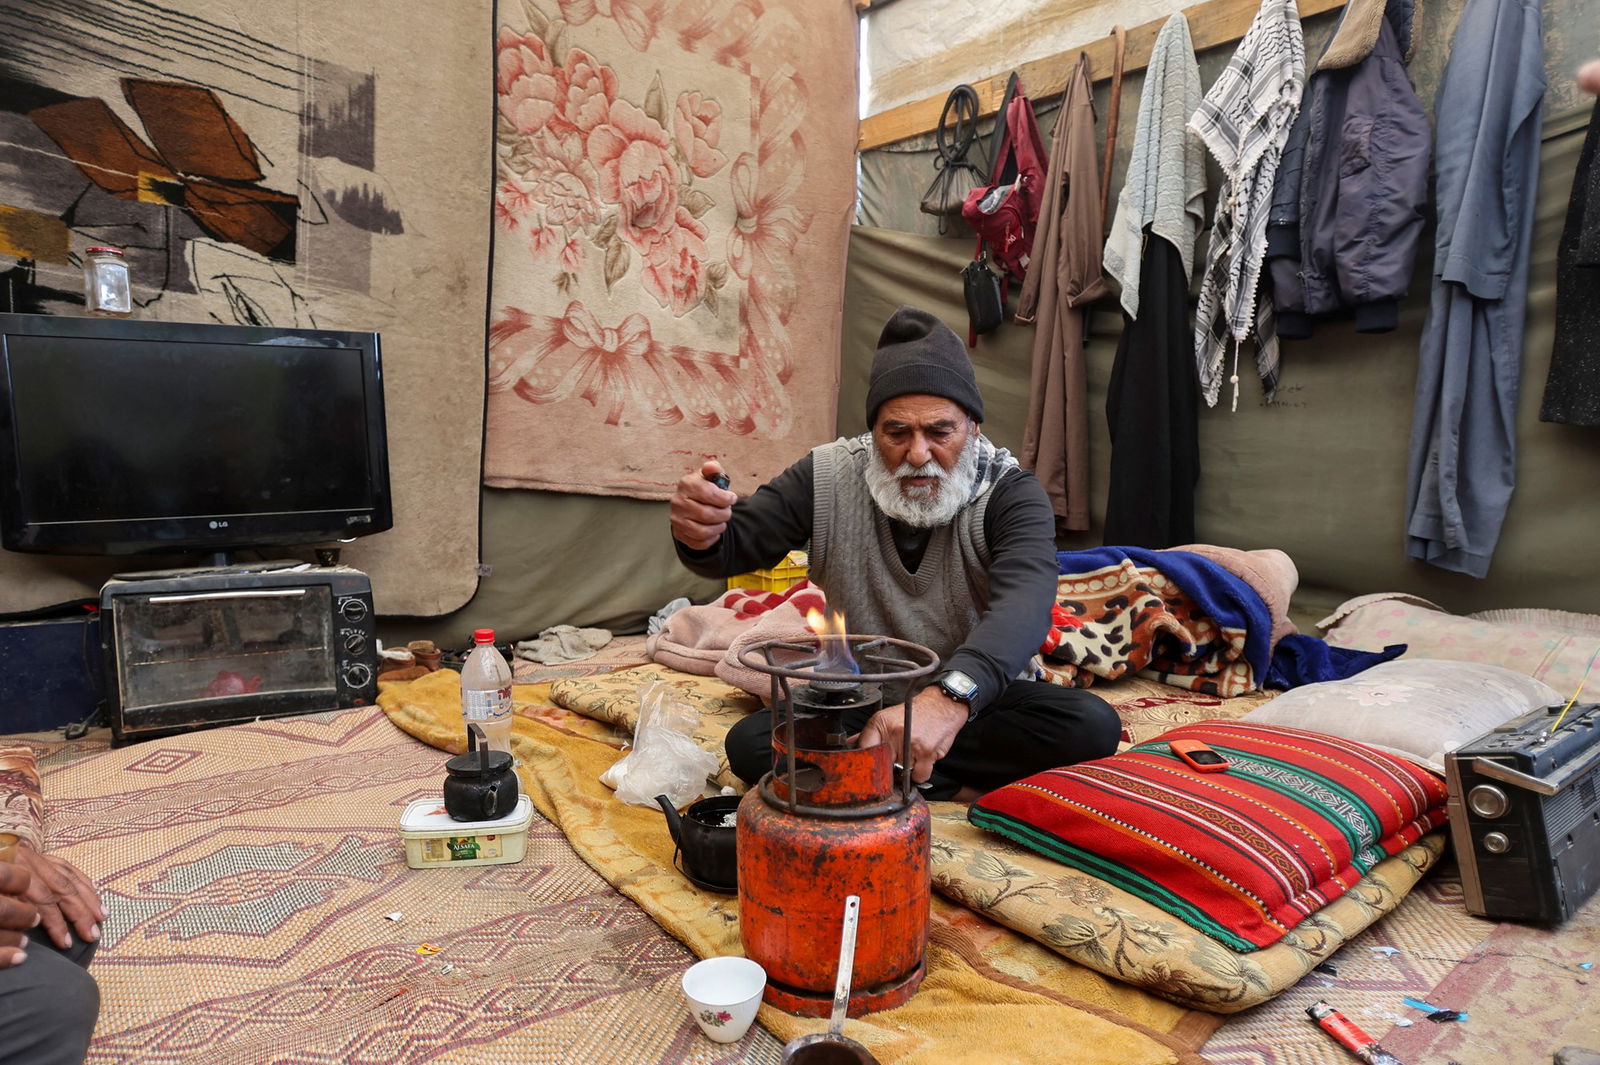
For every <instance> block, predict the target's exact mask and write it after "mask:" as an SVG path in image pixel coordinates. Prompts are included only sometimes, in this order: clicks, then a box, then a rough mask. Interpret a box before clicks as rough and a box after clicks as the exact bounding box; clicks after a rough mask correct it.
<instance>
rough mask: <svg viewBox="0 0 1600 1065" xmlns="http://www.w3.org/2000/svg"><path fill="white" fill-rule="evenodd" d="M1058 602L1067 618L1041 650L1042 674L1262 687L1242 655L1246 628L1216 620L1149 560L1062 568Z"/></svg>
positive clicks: (1195, 687) (1226, 691) (1207, 689)
mask: <svg viewBox="0 0 1600 1065" xmlns="http://www.w3.org/2000/svg"><path fill="white" fill-rule="evenodd" d="M1056 601H1057V603H1058V604H1059V606H1060V607H1061V608H1062V610H1063V611H1065V613H1066V615H1067V622H1066V624H1065V625H1063V626H1062V637H1061V641H1060V643H1059V644H1058V645H1057V646H1056V647H1055V649H1054V650H1052V651H1050V652H1049V653H1047V654H1045V655H1044V656H1042V663H1041V665H1042V668H1041V672H1042V674H1043V676H1044V679H1046V680H1049V681H1052V682H1054V683H1056V684H1062V685H1065V686H1067V687H1072V688H1087V687H1089V686H1090V685H1091V684H1093V683H1094V682H1095V680H1096V679H1097V678H1100V679H1105V680H1116V679H1117V678H1119V677H1123V676H1128V675H1134V676H1139V677H1144V678H1146V679H1148V680H1154V681H1159V682H1161V683H1163V684H1170V685H1172V686H1174V687H1177V688H1184V689H1186V690H1188V691H1194V692H1201V693H1204V694H1206V695H1217V696H1221V697H1223V698H1231V697H1233V696H1236V695H1242V694H1244V693H1245V692H1248V691H1253V690H1255V689H1256V688H1257V687H1258V686H1259V682H1258V680H1257V678H1256V677H1255V676H1254V671H1253V670H1252V669H1251V668H1250V663H1249V662H1248V661H1246V659H1245V653H1244V649H1245V635H1246V634H1245V630H1244V629H1242V628H1233V627H1228V626H1223V625H1221V624H1219V623H1218V622H1217V620H1216V619H1214V618H1212V617H1211V616H1210V615H1208V614H1206V613H1205V612H1204V611H1202V610H1201V609H1200V608H1199V606H1198V605H1196V603H1195V602H1194V600H1193V599H1191V598H1190V597H1189V596H1188V595H1187V594H1185V593H1184V592H1183V590H1182V589H1180V588H1179V587H1178V586H1177V585H1176V584H1174V583H1173V582H1172V581H1171V580H1170V579H1169V578H1168V577H1167V576H1166V575H1165V574H1163V573H1162V572H1161V571H1160V570H1159V569H1156V568H1155V567H1153V566H1140V565H1137V564H1135V563H1134V562H1133V561H1132V560H1130V559H1123V560H1122V561H1121V562H1120V563H1117V564H1113V565H1107V566H1103V567H1101V568H1099V569H1095V570H1090V571H1087V572H1083V573H1064V574H1062V575H1061V576H1060V577H1059V578H1057V581H1056ZM1058 616H1059V614H1058Z"/></svg>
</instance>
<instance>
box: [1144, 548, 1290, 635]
mask: <svg viewBox="0 0 1600 1065" xmlns="http://www.w3.org/2000/svg"><path fill="white" fill-rule="evenodd" d="M1172 550H1173V551H1184V552H1187V553H1189V554H1191V555H1199V556H1201V557H1202V558H1208V559H1210V560H1211V561H1212V562H1215V563H1216V564H1217V565H1219V566H1221V567H1222V568H1223V569H1225V570H1227V571H1228V572H1229V573H1231V574H1233V575H1234V576H1235V577H1238V578H1239V579H1240V580H1242V581H1244V582H1245V583H1246V584H1248V585H1249V586H1250V587H1251V588H1253V589H1255V592H1256V594H1257V595H1259V596H1260V597H1261V601H1262V602H1263V603H1264V604H1266V607H1267V614H1268V616H1270V617H1271V619H1272V636H1271V646H1272V647H1273V648H1276V647H1277V646H1278V641H1279V640H1281V639H1283V638H1284V637H1285V636H1289V635H1292V634H1294V633H1295V632H1297V631H1299V630H1298V629H1297V628H1296V627H1295V623H1294V622H1292V621H1290V620H1289V600H1290V599H1292V598H1293V597H1294V592H1295V589H1296V588H1298V587H1299V586H1300V571H1299V570H1298V569H1296V568H1295V564H1294V560H1293V559H1291V558H1290V557H1289V556H1288V555H1287V554H1286V553H1284V552H1282V551H1279V550H1278V549H1276V548H1270V547H1269V548H1262V549H1260V550H1257V551H1243V550H1240V549H1239V548H1236V547H1218V546H1217V545H1216V544H1183V545H1181V546H1179V547H1174V548H1172Z"/></svg>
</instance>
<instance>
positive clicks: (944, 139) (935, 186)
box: [917, 85, 989, 236]
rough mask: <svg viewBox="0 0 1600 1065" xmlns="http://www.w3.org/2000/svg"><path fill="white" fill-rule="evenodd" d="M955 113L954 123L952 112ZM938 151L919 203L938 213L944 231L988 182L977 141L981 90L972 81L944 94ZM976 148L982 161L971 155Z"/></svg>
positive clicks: (928, 211)
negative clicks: (969, 196)
mask: <svg viewBox="0 0 1600 1065" xmlns="http://www.w3.org/2000/svg"><path fill="white" fill-rule="evenodd" d="M952 114H953V115H954V119H955V121H954V125H953V126H952V125H951V116H952ZM934 140H935V142H936V144H937V146H938V152H939V154H938V155H937V156H935V157H934V160H933V168H934V175H933V181H932V183H930V184H929V185H928V188H927V191H926V192H924V193H923V194H922V199H921V201H919V203H918V204H917V206H918V208H919V209H920V210H921V211H922V212H923V213H924V214H931V215H936V216H938V219H939V234H940V235H941V236H943V235H944V232H945V229H946V227H947V225H948V220H949V218H950V216H951V215H957V214H960V213H961V205H962V204H964V203H966V201H967V193H969V192H971V191H972V190H973V189H975V188H977V187H978V186H979V185H982V184H984V183H985V181H986V180H987V178H988V173H989V164H988V162H987V160H983V159H982V155H983V149H982V146H981V145H979V144H978V94H977V92H976V91H975V90H974V89H973V88H972V86H970V85H957V86H956V87H955V88H954V89H952V90H950V95H949V96H947V97H946V98H945V101H944V110H943V111H941V112H940V113H939V128H938V129H937V130H936V131H935V133H934ZM974 150H976V151H977V153H978V155H979V158H980V161H978V162H974V161H973V160H971V159H969V158H968V153H970V152H973V151H974Z"/></svg>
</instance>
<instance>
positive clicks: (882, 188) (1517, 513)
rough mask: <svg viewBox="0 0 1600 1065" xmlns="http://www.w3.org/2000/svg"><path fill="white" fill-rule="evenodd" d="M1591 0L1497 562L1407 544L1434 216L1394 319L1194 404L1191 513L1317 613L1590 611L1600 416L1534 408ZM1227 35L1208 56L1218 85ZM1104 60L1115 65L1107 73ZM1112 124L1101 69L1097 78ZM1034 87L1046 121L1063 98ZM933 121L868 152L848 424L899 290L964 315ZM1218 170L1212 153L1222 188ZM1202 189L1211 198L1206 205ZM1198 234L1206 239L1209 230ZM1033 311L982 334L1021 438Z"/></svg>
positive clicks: (1564, 20)
mask: <svg viewBox="0 0 1600 1065" xmlns="http://www.w3.org/2000/svg"><path fill="white" fill-rule="evenodd" d="M1465 4H1466V0H1439V2H1437V3H1432V4H1429V5H1428V6H1427V8H1426V9H1425V11H1424V13H1423V15H1422V18H1423V19H1424V23H1423V33H1422V38H1421V42H1420V44H1419V47H1418V50H1417V54H1416V55H1415V57H1414V58H1413V60H1412V63H1411V74H1412V77H1413V80H1414V81H1415V83H1416V85H1417V90H1418V94H1419V95H1420V96H1421V98H1422V100H1423V103H1424V105H1425V106H1427V107H1428V108H1429V110H1430V112H1431V110H1432V103H1433V96H1434V90H1435V88H1436V86H1437V84H1438V81H1439V78H1440V76H1441V75H1442V73H1443V70H1444V64H1445V61H1446V60H1447V58H1448V52H1449V41H1450V38H1451V37H1452V36H1453V33H1454V28H1455V25H1456V23H1457V22H1458V21H1459V19H1460V16H1461V12H1462V10H1463V8H1464V7H1465ZM1582 8H1583V0H1546V2H1545V4H1544V26H1545V35H1546V52H1547V55H1546V58H1547V66H1546V77H1547V80H1548V82H1549V89H1548V91H1547V94H1546V99H1545V115H1546V122H1545V141H1544V145H1543V165H1542V168H1541V184H1540V189H1539V193H1538V202H1537V221H1536V223H1535V226H1536V228H1535V232H1534V250H1533V261H1532V264H1531V267H1530V271H1531V272H1530V293H1529V307H1528V322H1527V332H1526V338H1525V344H1524V353H1523V376H1522V394H1521V398H1520V402H1519V406H1518V411H1519V415H1518V437H1519V445H1518V446H1519V451H1518V463H1517V465H1518V484H1517V489H1516V493H1515V495H1514V496H1513V498H1512V504H1511V512H1510V514H1509V515H1508V516H1507V520H1506V523H1505V527H1504V530H1503V533H1502V536H1501V539H1500V543H1499V546H1498V549H1497V550H1496V553H1495V559H1494V564H1493V566H1492V568H1491V570H1490V572H1489V575H1488V577H1487V578H1486V579H1485V580H1482V581H1478V580H1474V579H1472V578H1469V577H1465V576H1462V575H1459V574H1453V573H1447V572H1445V571H1442V570H1438V569H1435V568H1433V567H1430V566H1426V565H1422V564H1420V563H1415V562H1411V561H1409V560H1407V559H1406V558H1405V555H1404V537H1403V510H1404V501H1405V465H1406V447H1407V441H1408V439H1409V435H1410V430H1411V405H1412V399H1413V396H1414V393H1415V386H1416V363H1417V349H1418V344H1419V342H1420V337H1421V331H1422V323H1423V319H1424V317H1425V315H1426V313H1427V304H1428V287H1429V284H1428V282H1429V277H1430V271H1431V269H1432V258H1431V249H1432V247H1433V231H1432V229H1431V225H1430V228H1429V229H1428V231H1427V232H1425V233H1424V234H1423V238H1422V242H1423V254H1422V255H1421V256H1419V261H1418V263H1417V268H1416V275H1415V278H1414V279H1413V282H1412V286H1411V293H1410V296H1409V298H1408V300H1407V301H1406V303H1405V305H1404V306H1403V308H1402V311H1401V319H1400V326H1399V328H1398V329H1397V330H1396V331H1395V332H1393V333H1389V334H1383V335H1376V336H1374V335H1358V334H1356V333H1355V332H1354V331H1353V330H1352V329H1351V327H1350V325H1349V324H1348V323H1340V322H1332V323H1326V324H1324V325H1322V326H1321V327H1320V328H1319V329H1318V331H1317V333H1316V335H1315V336H1314V337H1313V338H1312V339H1310V340H1307V341H1285V342H1284V343H1283V359H1284V367H1283V383H1282V388H1281V391H1280V398H1279V402H1278V403H1277V404H1274V405H1272V406H1267V405H1264V404H1263V403H1262V402H1261V400H1260V391H1259V386H1258V385H1256V384H1255V382H1254V375H1253V374H1250V373H1248V372H1247V373H1245V374H1244V375H1243V376H1244V377H1245V380H1244V382H1243V392H1242V393H1241V403H1240V409H1239V410H1238V411H1237V412H1236V413H1232V414H1230V413H1229V412H1228V411H1227V409H1226V405H1225V404H1224V405H1219V407H1218V408H1217V409H1203V410H1202V411H1201V422H1200V441H1201V444H1200V446H1201V452H1202V454H1201V475H1200V484H1199V490H1198V499H1197V509H1196V521H1197V525H1198V528H1199V535H1200V538H1201V539H1203V540H1207V541H1210V542H1214V543H1221V544H1227V545H1230V546H1235V547H1241V548H1258V547H1277V548H1281V549H1283V550H1285V551H1287V552H1288V553H1289V555H1290V556H1291V557H1292V558H1293V559H1294V560H1295V562H1296V564H1297V565H1298V566H1299V568H1300V573H1301V592H1300V594H1299V596H1297V600H1296V609H1297V616H1298V617H1300V618H1301V619H1302V620H1304V619H1313V620H1314V619H1315V618H1316V617H1318V616H1320V613H1321V612H1322V611H1324V610H1326V609H1328V608H1331V607H1332V606H1335V605H1337V604H1338V603H1339V602H1340V601H1342V599H1344V598H1346V597H1348V596H1350V595H1355V594H1360V593H1364V592H1372V591H1391V590H1403V591H1409V592H1413V593H1415V594H1419V595H1423V596H1426V597H1427V598H1430V599H1433V600H1435V601H1437V602H1439V603H1441V604H1442V605H1444V606H1446V607H1448V608H1449V609H1452V610H1456V611H1460V612H1465V611H1470V610H1475V609H1484V608H1492V607H1510V606H1541V607H1551V608H1562V609H1569V610H1579V611H1589V610H1593V609H1594V607H1593V604H1594V602H1595V601H1596V598H1597V597H1600V568H1597V567H1595V566H1594V565H1593V564H1592V562H1589V561H1588V557H1587V555H1586V553H1585V552H1586V551H1587V550H1589V548H1588V544H1589V542H1590V541H1591V540H1592V538H1593V533H1592V530H1593V528H1594V527H1595V525H1596V521H1597V519H1600V493H1597V492H1596V489H1597V488H1600V434H1597V433H1596V432H1595V431H1594V430H1585V429H1580V428H1574V427H1571V426H1560V425H1549V424H1545V423H1541V422H1539V421H1538V407H1539V401H1540V397H1541V395H1542V392H1543V388H1544V380H1545V376H1546V373H1547V371H1548V366H1549V358H1550V347H1551V340H1552V326H1553V316H1554V296H1555V288H1554V285H1555V249H1556V242H1557V239H1558V237H1559V235H1560V231H1561V226H1562V223H1563V221H1564V218H1565V213H1566V208H1567V202H1568V194H1569V191H1570V187H1571V182H1572V177H1573V172H1574V169H1575V167H1576V163H1577V154H1578V150H1579V148H1580V147H1581V145H1582V139H1583V124H1584V123H1585V122H1586V121H1587V118H1588V113H1589V108H1590V106H1591V104H1592V101H1591V100H1590V99H1589V98H1588V97H1586V96H1583V95H1582V94H1581V93H1580V92H1579V91H1578V90H1577V89H1576V87H1575V86H1574V84H1573V81H1572V77H1571V72H1572V70H1573V69H1575V68H1576V66H1577V65H1578V63H1579V61H1580V60H1582V59H1584V58H1586V57H1587V56H1588V55H1589V54H1590V52H1589V51H1588V50H1592V48H1593V47H1594V41H1593V34H1592V32H1590V31H1591V29H1592V13H1588V12H1585V11H1583V10H1581V9H1582ZM1336 21H1337V16H1336V15H1335V14H1333V13H1330V14H1327V15H1320V16H1315V17H1313V18H1309V19H1307V20H1305V35H1306V49H1307V54H1308V56H1310V57H1313V58H1314V57H1316V56H1317V55H1320V53H1321V51H1322V49H1323V47H1324V45H1325V43H1326V42H1327V40H1328V37H1329V35H1330V34H1331V33H1332V30H1333V27H1334V25H1335V24H1336ZM1231 52H1232V48H1231V47H1223V48H1214V49H1209V50H1207V51H1205V52H1203V53H1201V54H1200V56H1199V61H1200V69H1201V77H1202V80H1203V82H1204V83H1205V84H1207V85H1209V84H1210V83H1211V82H1212V81H1213V80H1215V78H1216V76H1217V74H1218V73H1219V72H1220V71H1221V69H1222V67H1223V66H1224V65H1225V64H1226V63H1227V61H1228V58H1229V56H1230V55H1231ZM1095 73H1096V74H1097V75H1098V76H1104V75H1105V73H1106V72H1105V71H1097V72H1095ZM1142 88H1143V77H1142V75H1133V76H1130V77H1129V78H1128V79H1127V80H1126V81H1125V83H1124V86H1123V93H1122V112H1121V121H1120V129H1121V130H1122V134H1121V136H1120V137H1119V149H1120V150H1119V151H1118V157H1117V159H1116V160H1115V168H1114V173H1113V177H1112V192H1113V194H1115V192H1116V190H1117V189H1118V188H1120V186H1121V183H1122V180H1123V171H1124V168H1125V166H1126V161H1127V160H1126V156H1127V150H1128V147H1129V145H1131V143H1132V139H1133V130H1134V127H1135V125H1136V122H1137V117H1138V116H1137V108H1138V104H1139V96H1140V93H1141V91H1142ZM1096 90H1097V91H1096V104H1097V109H1098V113H1099V115H1100V125H1101V131H1102V132H1101V136H1102V138H1103V137H1104V132H1103V131H1104V121H1105V118H1104V116H1105V108H1106V106H1107V98H1108V95H1109V93H1108V84H1107V83H1106V82H1103V81H1102V82H1100V83H1098V84H1097V86H1096ZM1036 104H1041V106H1040V107H1039V117H1040V124H1041V126H1045V127H1048V126H1049V123H1050V116H1051V114H1053V111H1054V107H1055V101H1054V100H1047V101H1042V102H1041V101H1036ZM931 148H932V138H931V136H930V137H927V138H917V139H912V140H908V141H903V142H900V143H899V144H896V145H891V146H889V147H887V148H885V149H879V150H875V151H871V152H867V153H864V154H863V155H862V161H861V168H860V171H861V174H860V186H861V206H860V211H859V219H860V220H861V221H862V222H863V223H864V224H863V225H860V226H858V227H857V229H856V231H855V233H854V235H853V238H852V241H851V262H850V272H849V275H848V276H847V279H846V294H847V296H846V308H845V335H844V365H843V366H842V367H841V371H840V375H841V386H840V397H839V402H840V419H841V421H840V424H841V427H842V426H844V425H845V423H846V419H848V418H851V417H854V418H856V419H857V420H859V418H860V415H859V414H855V413H854V412H855V411H856V410H857V409H859V405H860V398H861V396H863V395H864V393H865V375H866V369H867V361H866V359H867V358H868V357H869V356H870V352H871V344H872V340H873V339H874V338H875V336H876V330H877V329H878V328H879V326H881V323H882V321H883V319H884V318H885V317H886V316H887V315H888V314H889V313H891V312H892V311H893V309H894V307H895V306H897V305H898V304H899V303H901V302H909V303H920V305H922V306H926V307H928V308H929V309H930V310H934V311H936V312H937V313H940V314H941V315H943V316H945V317H946V319H947V320H949V321H950V322H951V323H952V324H953V325H955V326H956V327H957V330H958V332H959V331H960V326H961V324H962V323H963V322H964V321H965V316H966V312H965V309H964V307H963V305H962V303H961V285H960V277H959V270H960V268H961V267H962V266H963V265H964V264H965V263H966V262H967V261H968V260H969V259H970V258H971V255H972V249H973V241H972V238H971V237H970V236H966V235H965V234H966V232H967V231H966V230H965V229H964V228H962V227H961V226H960V224H959V221H958V222H957V228H956V229H955V230H953V232H954V233H957V234H962V235H960V236H952V237H950V238H948V239H940V238H938V237H936V236H935V235H934V234H935V233H936V225H937V222H936V220H935V219H934V218H932V217H931V216H928V215H924V214H921V213H919V212H918V210H917V199H918V197H919V196H920V195H921V192H922V189H923V188H924V187H925V186H926V184H927V180H928V177H929V176H930V175H931V174H932V173H933V166H932V153H931ZM1218 182H1219V175H1218V173H1217V172H1216V170H1215V168H1214V164H1212V170H1211V173H1210V180H1209V186H1210V189H1211V195H1212V196H1214V195H1215V190H1216V188H1217V185H1218ZM1211 213H1212V211H1211V205H1210V204H1209V203H1208V204H1207V210H1206V217H1207V218H1209V217H1210V216H1211ZM1202 239H1203V238H1202ZM1120 330H1121V315H1120V312H1119V310H1118V308H1117V305H1116V301H1115V298H1114V297H1113V298H1110V299H1107V300H1105V301H1102V302H1101V303H1100V304H1098V305H1097V306H1096V308H1095V310H1094V313H1093V314H1092V315H1091V318H1090V338H1089V345H1088V362H1089V407H1090V411H1089V414H1090V422H1091V424H1090V461H1091V501H1092V507H1093V510H1094V513H1095V525H1094V527H1093V528H1092V529H1091V530H1090V531H1089V532H1088V533H1086V534H1082V535H1081V536H1079V537H1076V538H1074V539H1073V540H1070V541H1063V543H1062V546H1063V547H1080V546H1091V545H1094V544H1098V543H1100V542H1101V539H1100V537H1101V532H1100V528H1101V527H1100V516H1101V515H1103V514H1104V508H1105V498H1106V478H1107V469H1108V464H1109V458H1110V455H1109V451H1110V442H1109V437H1108V435H1107V431H1106V423H1105V397H1106V384H1107V380H1108V378H1109V375H1110V369H1111V362H1112V358H1113V355H1114V354H1115V351H1116V343H1117V339H1118V336H1119V334H1120ZM1030 340H1031V329H1030V328H1029V327H1027V326H1019V325H1014V324H1010V323H1008V324H1007V325H1005V326H1003V327H1002V328H1001V329H1000V330H999V331H998V332H996V333H993V334H990V335H989V336H986V337H982V338H980V339H979V341H978V346H977V348H976V349H975V350H974V351H973V352H972V357H973V362H974V364H975V365H976V366H977V369H978V376H979V382H980V384H981V385H982V386H983V388H984V394H985V400H986V403H987V404H988V406H989V411H990V414H989V418H988V421H987V423H986V424H985V426H984V428H985V431H986V432H988V433H989V434H990V436H991V437H993V438H994V439H995V440H996V441H997V442H998V443H1001V444H1004V445H1006V446H1010V447H1013V448H1014V447H1016V446H1017V445H1018V444H1019V443H1020V441H1021V433H1022V424H1023V422H1022V419H1023V416H1024V414H1025V412H1026V404H1027V399H1026V394H1025V393H1026V388H1027V382H1028V352H1029V343H1030Z"/></svg>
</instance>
